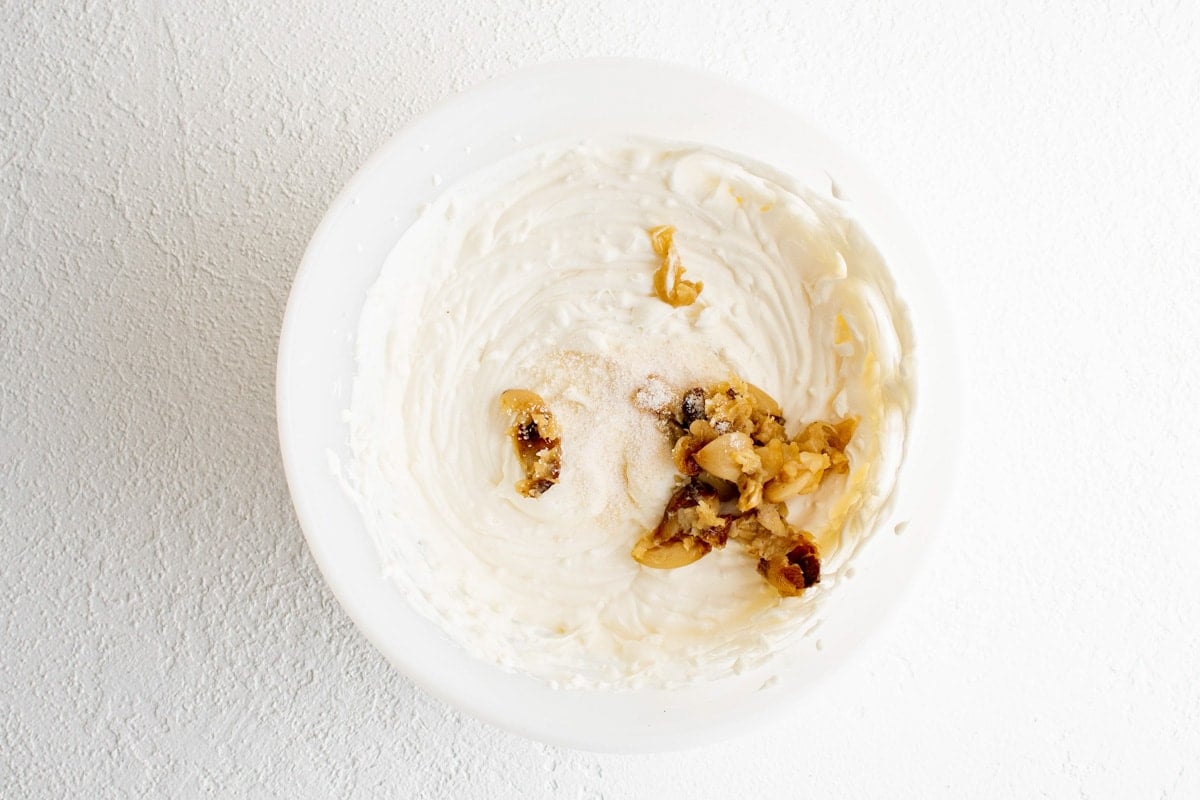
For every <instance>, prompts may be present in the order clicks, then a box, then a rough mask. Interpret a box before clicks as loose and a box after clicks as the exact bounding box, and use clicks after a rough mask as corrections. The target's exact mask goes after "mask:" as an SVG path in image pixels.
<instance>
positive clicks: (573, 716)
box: [277, 59, 958, 752]
mask: <svg viewBox="0 0 1200 800" xmlns="http://www.w3.org/2000/svg"><path fill="white" fill-rule="evenodd" d="M622 133H631V134H641V135H646V136H652V137H657V138H661V139H667V140H677V141H695V142H703V143H706V144H710V145H713V146H716V147H720V148H724V149H726V150H731V151H734V152H737V153H741V154H744V155H746V156H749V157H751V158H753V159H755V160H758V161H761V162H764V163H767V164H770V165H772V166H773V167H775V168H777V169H779V170H781V171H783V172H786V173H791V174H793V175H795V176H798V177H802V176H804V175H805V174H812V173H813V172H814V171H816V172H818V173H819V172H825V173H828V175H829V176H831V177H832V178H833V179H834V181H835V182H836V184H837V185H838V187H839V191H840V194H841V195H842V196H843V197H845V198H847V199H848V200H850V201H851V202H852V203H853V205H854V207H855V208H856V210H857V216H858V218H859V219H860V220H861V222H862V223H863V225H864V227H865V229H866V230H867V231H868V233H869V234H870V235H871V238H872V239H873V240H874V242H875V244H876V245H877V246H878V247H879V249H880V250H881V252H882V253H883V254H884V256H885V258H886V259H887V260H888V263H889V265H890V267H891V270H892V273H893V275H894V277H895V279H896V283H897V286H898V291H899V294H900V296H901V297H902V298H903V300H904V301H905V302H906V303H907V305H908V307H909V309H910V311H911V314H912V321H913V326H914V331H915V339H916V343H917V350H916V353H917V357H916V364H917V368H916V370H917V374H916V376H915V380H916V386H917V403H916V407H915V409H914V412H913V419H912V427H911V429H910V437H909V448H908V453H907V457H906V460H905V464H904V467H903V471H902V473H901V477H900V482H899V488H898V494H897V496H896V501H895V503H894V505H893V506H892V508H891V511H890V512H889V513H888V514H887V516H886V519H885V521H884V524H883V528H882V529H880V530H879V531H878V532H877V535H875V536H874V537H873V539H872V540H871V541H870V542H869V544H868V546H867V547H865V548H864V551H863V552H862V553H861V554H860V557H859V558H858V560H857V561H856V562H855V572H856V575H855V578H854V580H851V581H848V582H845V583H844V584H843V585H842V586H839V587H838V591H837V592H835V593H834V594H833V595H831V596H830V597H829V598H828V600H829V602H828V603H827V604H826V607H825V608H823V609H822V611H821V614H820V617H821V619H822V623H821V627H820V631H819V640H820V647H819V648H818V647H816V646H814V645H815V644H816V642H813V641H810V642H808V643H807V644H806V645H805V646H808V647H810V648H811V653H810V654H808V655H807V656H806V657H804V658H802V659H798V661H799V663H798V665H797V666H796V667H795V668H794V669H793V670H792V671H790V672H788V673H786V674H784V675H782V676H780V678H779V680H777V681H774V682H769V683H768V685H767V686H766V687H765V688H764V686H763V682H764V681H763V676H762V675H761V674H757V675H756V674H755V673H749V674H746V675H743V676H738V677H736V678H731V679H729V680H723V681H720V682H717V683H711V684H701V685H696V686H691V687H687V688H683V689H678V690H640V691H622V692H617V691H597V690H569V689H552V688H550V687H549V686H547V685H546V684H544V683H542V682H540V681H538V680H535V679H533V678H530V677H528V676H524V675H519V674H512V673H508V672H504V671H502V670H501V669H500V668H498V667H495V666H492V665H490V664H485V663H483V662H480V661H477V660H475V659H474V658H472V657H471V656H469V655H467V654H466V653H465V652H464V651H463V650H461V649H460V648H459V647H458V646H457V645H455V644H454V643H453V642H452V641H451V640H450V639H449V638H447V636H446V635H445V634H444V633H443V632H442V631H441V629H440V628H438V627H437V626H436V625H435V624H434V623H432V622H430V621H429V620H427V619H425V618H424V617H422V616H421V615H419V614H418V613H417V612H416V611H415V610H414V609H413V608H411V607H410V606H409V605H408V604H407V602H406V600H405V598H404V597H403V595H402V594H401V593H400V591H399V590H398V589H397V588H396V587H395V586H394V585H393V584H392V583H391V582H390V581H388V580H386V579H384V577H383V576H382V569H381V566H380V562H379V559H378V556H377V554H376V552H375V549H374V547H373V545H372V543H371V541H370V539H369V538H368V535H367V532H366V529H365V527H364V525H363V522H362V519H361V518H360V516H359V512H358V510H357V509H356V508H355V506H354V505H353V503H352V502H351V501H350V499H349V498H348V497H347V495H346V493H345V492H344V491H343V488H342V485H341V483H340V480H339V479H338V478H337V477H336V474H335V469H334V468H332V465H336V464H337V463H338V462H339V461H345V460H346V459H348V458H349V453H348V448H347V439H348V430H347V427H346V424H345V422H344V421H343V416H342V415H343V411H344V410H345V409H346V407H347V405H348V403H349V392H350V387H351V385H352V382H353V377H354V336H355V332H356V330H357V325H358V318H359V312H360V311H361V309H362V305H363V301H364V299H365V298H366V295H367V291H368V289H369V288H370V287H371V285H372V284H373V283H374V281H375V279H376V277H377V276H378V274H379V270H380V267H381V266H382V264H383V262H384V259H385V258H386V256H387V255H388V252H389V251H390V250H391V248H392V246H393V245H394V244H395V243H396V241H397V239H398V238H399V237H400V235H401V233H402V232H403V231H404V230H405V229H406V228H407V227H408V226H409V225H411V224H412V223H413V221H414V220H415V219H416V217H417V214H418V208H419V206H420V205H421V204H422V203H425V202H427V201H429V200H432V199H433V198H434V196H435V195H437V194H438V193H439V192H440V191H441V190H440V189H438V188H435V186H434V184H433V181H432V180H431V177H432V175H434V174H438V175H440V176H442V178H443V180H444V181H445V183H446V184H447V185H449V184H453V183H455V181H457V180H458V179H460V178H463V177H465V176H467V175H468V174H470V173H472V172H474V171H476V170H478V169H480V168H482V167H484V166H487V165H489V164H492V163H493V162H495V161H497V160H499V159H501V158H504V157H505V156H508V155H510V154H511V153H513V152H515V151H517V150H519V149H522V148H526V147H530V146H536V145H538V144H541V143H544V142H549V141H552V140H561V139H566V138H584V137H588V136H598V135H601V134H622ZM950 342H951V339H950V334H949V329H948V323H947V317H946V314H945V312H944V308H943V305H942V303H941V302H940V298H939V294H938V291H937V288H936V286H935V285H934V281H933V279H932V275H931V274H930V272H929V268H928V266H927V262H926V258H925V257H924V255H923V253H922V251H921V248H920V247H919V246H918V244H917V241H916V239H915V237H914V236H913V235H912V234H911V233H910V231H909V230H908V229H907V227H905V224H904V222H903V215H902V214H901V213H900V211H899V210H898V209H897V208H895V207H894V206H893V205H892V204H891V203H890V202H889V200H888V199H887V197H886V196H885V194H884V193H883V192H882V191H881V190H880V189H879V188H878V187H877V186H876V184H875V183H874V181H872V180H871V179H870V178H868V177H867V175H866V174H865V173H864V172H863V170H862V169H861V168H859V166H858V165H857V164H855V163H854V162H853V161H852V160H851V159H849V158H848V157H847V156H845V155H844V154H843V153H841V152H840V151H839V150H838V149H837V148H836V147H835V146H834V145H833V144H832V143H831V142H829V141H828V140H827V139H826V138H825V137H824V136H822V135H821V134H820V133H818V132H817V131H816V130H814V129H813V127H812V126H811V125H810V124H808V123H807V122H805V121H804V120H802V119H801V118H799V117H797V116H796V115H795V114H793V113H791V112H789V111H787V110H784V109H782V108H780V107H778V106H776V105H774V104H772V103H770V102H769V101H767V100H765V99H762V98H760V97H757V96H755V95H754V94H751V93H749V92H747V91H745V90H744V89H742V88H739V87H736V86H733V85H730V84H728V83H725V82H723V81H721V80H718V79H715V78H713V77H710V76H708V75H704V74H700V73H697V72H693V71H690V70H686V69H683V68H679V67H674V66H667V65H664V64H659V63H655V62H645V61H630V60H611V59H603V60H586V61H574V62H566V63H558V64H550V65H544V66H540V67H536V68H533V69H528V70H525V71H522V72H518V73H516V74H513V75H510V76H508V77H506V78H503V79H500V80H497V81H494V82H492V83H489V84H487V85H485V86H482V87H480V88H477V89H474V90H472V91H470V92H467V93H464V94H461V95H459V96H457V97H454V98H452V99H450V100H448V101H447V102H445V103H444V104H443V105H441V106H440V107H439V108H437V109H435V110H434V111H432V112H430V113H429V114H427V115H426V116H424V117H423V118H421V119H419V120H416V121H415V122H413V123H412V124H410V125H409V126H408V127H407V128H406V129H405V130H404V131H402V132H401V133H400V134H399V135H398V136H396V137H395V138H394V139H392V140H391V141H390V142H388V143H387V144H386V145H384V146H383V147H382V148H381V149H380V150H379V152H377V153H376V154H375V155H374V156H373V157H372V158H371V160H370V161H369V162H368V163H367V164H366V166H364V167H363V168H362V169H361V170H360V171H359V172H358V174H357V175H355V176H354V178H353V179H352V180H351V181H350V183H349V185H347V187H346V188H345V189H344V190H343V191H342V193H341V195H340V196H339V197H338V199H337V200H336V201H335V202H334V204H333V206H332V207H331V208H330V210H329V212H328V214H327V215H326V216H325V219H324V221H322V223H321V225H320V227H319V228H318V229H317V232H316V233H315V234H314V236H313V239H312V242H311V244H310V245H309V248H308V252H307V253H306V254H305V256H304V261H303V262H302V264H301V265H300V270H299V272H298V273H297V275H296V280H295V283H294V285H293V287H292V293H291V297H290V299H289V301H288V307H287V314H286V316H285V318H284V324H283V332H282V335H281V337H280V342H279V372H278V385H277V391H278V395H277V402H278V415H279V438H280V448H281V450H282V453H283V462H284V467H285V470H286V472H287V478H288V485H289V487H290V489H291V493H292V498H293V501H294V503H295V506H296V512H297V514H298V516H299V518H300V524H301V526H302V527H303V529H304V533H305V536H306V537H307V539H308V545H309V549H310V550H311V551H312V554H313V557H314V558H315V559H316V561H317V564H318V565H319V566H320V568H321V571H322V573H323V574H324V576H325V579H326V581H328V583H329V585H330V587H331V588H332V590H333V592H334V594H335V595H336V596H337V598H338V600H339V601H340V602H341V603H342V605H343V606H344V607H345V609H346V611H347V613H349V615H350V616H351V618H352V619H353V620H354V621H355V623H356V624H357V625H358V627H359V629H360V630H362V632H363V633H364V634H365V635H366V636H367V638H368V639H370V640H371V642H373V643H374V644H375V646H376V647H378V648H379V650H380V651H382V652H383V654H384V655H385V656H387V658H388V659H389V660H390V661H391V662H392V663H394V664H395V665H396V666H397V667H399V668H400V669H401V670H403V671H404V673H405V674H407V675H408V676H409V677H410V678H411V679H412V680H413V681H415V682H416V683H417V684H418V685H420V686H422V687H424V688H425V689H427V690H428V691H430V692H432V693H433V694H435V695H437V696H438V697H440V698H442V699H443V700H445V701H446V702H448V703H450V704H451V705H454V706H456V707H458V708H460V709H462V710H463V711H466V712H468V713H471V714H473V715H475V716H477V717H480V718H482V719H484V720H487V721H489V722H492V723H494V724H496V725H499V726H501V727H504V728H508V729H510V730H513V731H516V732H518V733H521V734H524V735H526V736H529V737H532V738H535V739H540V740H543V741H546V742H551V743H555V744H562V745H567V746H574V747H581V748H587V749H595V750H607V751H642V752H644V751H652V750H663V749H673V748H679V747H684V746H688V745H692V744H698V743H702V742H709V741H714V740H717V739H721V738H725V737H728V736H730V735H733V734H735V733H737V732H739V731H742V730H744V729H746V728H747V727H749V726H751V725H754V724H757V723H758V722H759V721H761V720H762V719H763V718H765V717H767V716H771V715H781V714H784V713H786V711H787V709H789V708H790V707H791V706H792V704H793V703H794V702H795V700H796V699H797V698H798V697H799V696H800V695H801V694H802V692H804V691H805V690H807V689H810V688H811V687H812V686H813V685H814V684H815V683H816V681H817V680H818V679H819V678H820V677H821V676H823V675H826V674H828V673H829V672H830V671H831V670H833V669H835V668H836V667H837V665H838V664H839V663H841V662H842V661H843V660H844V659H845V657H846V656H847V654H848V653H849V652H850V650H851V648H852V647H854V646H855V645H857V644H859V643H861V641H862V640H863V639H864V637H865V636H867V634H868V633H869V632H870V631H872V630H874V629H876V628H877V627H878V625H879V623H880V620H881V619H882V618H883V617H884V615H885V613H886V612H887V611H889V609H891V608H892V607H893V606H894V605H895V602H896V598H897V595H898V594H899V592H900V591H901V589H902V588H903V587H904V585H906V584H907V583H909V582H910V581H911V579H912V575H913V572H914V569H915V567H916V565H917V560H918V558H919V557H920V556H921V554H922V553H923V552H924V551H926V550H927V549H928V546H929V544H930V542H931V540H932V536H933V534H934V531H935V528H936V525H937V522H938V517H939V515H940V509H941V506H942V504H943V502H944V495H945V486H946V481H947V477H948V475H949V472H950V470H951V468H952V463H951V462H952V455H953V453H952V446H953V443H954V441H955V434H956V433H957V424H956V421H957V413H958V405H957V395H956V392H955V387H956V383H955V380H954V379H955V377H956V370H955V369H954V357H953V353H952V352H951V350H950ZM895 531H898V532H895ZM901 534H902V535H901Z"/></svg>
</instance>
